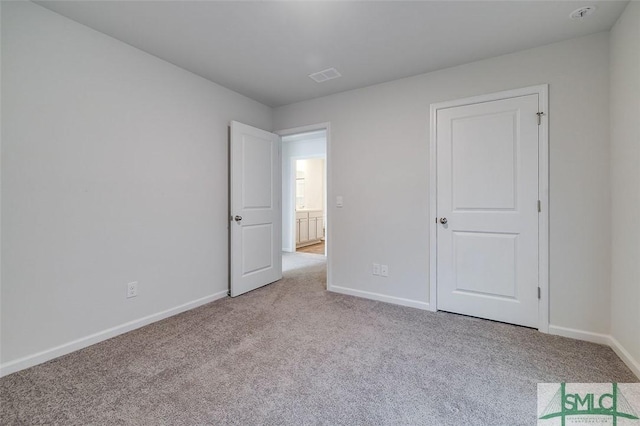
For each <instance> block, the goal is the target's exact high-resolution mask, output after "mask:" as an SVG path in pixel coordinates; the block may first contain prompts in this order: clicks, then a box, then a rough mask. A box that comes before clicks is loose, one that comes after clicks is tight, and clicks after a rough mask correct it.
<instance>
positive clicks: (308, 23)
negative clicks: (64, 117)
mask: <svg viewBox="0 0 640 426" xmlns="http://www.w3.org/2000/svg"><path fill="white" fill-rule="evenodd" d="M37 3H38V4H41V5H42V6H44V7H46V8H48V9H51V10H53V11H55V12H58V13H60V14H61V15H64V16H67V17H69V18H71V19H73V20H75V21H77V22H80V23H82V24H85V25H87V26H89V27H91V28H94V29H96V30H98V31H101V32H103V33H105V34H108V35H110V36H112V37H114V38H116V39H119V40H121V41H123V42H125V43H128V44H130V45H132V46H135V47H137V48H139V49H142V50H144V51H146V52H148V53H151V54H152V55H155V56H158V57H160V58H162V59H165V60H167V61H169V62H171V63H173V64H175V65H178V66H180V67H182V68H185V69H187V70H189V71H192V72H194V73H196V74H198V75H200V76H202V77H204V78H207V79H209V80H211V81H213V82H216V83H218V84H220V85H222V86H225V87H228V88H229V89H232V90H234V91H236V92H239V93H242V94H244V95H246V96H248V97H250V98H253V99H255V100H257V101H259V102H262V103H264V104H266V105H269V106H280V105H286V104H290V103H293V102H297V101H301V100H306V99H311V98H315V97H319V96H324V95H329V94H333V93H337V92H341V91H344V90H349V89H355V88H359V87H364V86H368V85H371V84H376V83H381V82H385V81H390V80H395V79H398V78H402V77H408V76H412V75H417V74H421V73H424V72H428V71H434V70H437V69H442V68H446V67H450V66H454V65H458V64H462V63H466V62H471V61H475V60H479V59H483V58H489V57H493V56H498V55H502V54H506V53H510V52H515V51H518V50H522V49H527V48H531V47H535V46H541V45H544V44H549V43H553V42H556V41H560V40H565V39H569V38H572V37H578V36H582V35H586V34H590V33H595V32H599V31H606V30H608V29H610V28H611V27H612V26H613V24H614V23H615V21H616V19H617V18H618V17H619V16H620V14H621V13H622V11H623V9H624V7H625V5H626V3H627V2H626V1H578V2H576V1H506V2H505V1H497V2H493V1H491V2H489V1H469V2H466V1H464V2H463V1H427V2H404V1H390V2H371V1H369V2H309V1H298V2H294V1H289V2H266V1H260V2H243V1H236V2H213V1H195V2H192V1H138V2H134V1H40V2H37ZM587 5H596V6H597V8H598V10H597V11H596V13H595V14H593V15H592V16H589V17H588V18H586V19H584V20H583V21H574V20H570V19H569V14H570V13H571V12H572V11H573V10H574V9H577V8H578V7H581V6H587ZM330 67H335V68H337V70H338V71H339V72H340V73H341V74H342V77H341V78H338V79H335V80H330V81H327V82H325V83H320V84H318V83H315V82H314V81H313V80H311V79H310V78H309V77H307V76H308V75H309V74H311V73H313V72H316V71H320V70H323V69H326V68H330Z"/></svg>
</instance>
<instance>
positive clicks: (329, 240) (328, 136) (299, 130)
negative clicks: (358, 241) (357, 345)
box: [274, 122, 333, 290]
mask: <svg viewBox="0 0 640 426" xmlns="http://www.w3.org/2000/svg"><path fill="white" fill-rule="evenodd" d="M317 130H325V131H326V144H327V152H326V156H325V166H324V167H325V173H326V175H327V177H326V185H327V187H326V194H327V196H326V200H325V203H326V211H325V214H326V215H327V222H326V223H325V229H326V238H325V244H326V245H325V247H326V248H325V252H326V254H327V290H329V288H331V282H332V281H333V279H332V274H331V270H332V268H331V265H332V263H333V262H332V259H331V254H332V252H333V250H332V249H331V246H332V245H333V235H332V233H331V230H332V228H333V227H332V225H331V200H332V197H333V187H332V185H331V160H330V158H331V123H329V122H325V123H318V124H310V125H308V126H301V127H293V128H290V129H284V130H278V131H276V132H274V133H275V134H276V135H280V136H288V135H295V134H297V133H307V132H314V131H317ZM294 205H295V204H294ZM294 243H295V236H294ZM294 248H295V244H294Z"/></svg>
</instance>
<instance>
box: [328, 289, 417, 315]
mask: <svg viewBox="0 0 640 426" xmlns="http://www.w3.org/2000/svg"><path fill="white" fill-rule="evenodd" d="M328 290H329V291H333V292H335V293H341V294H348V295H349V296H356V297H362V298H364V299H371V300H377V301H379V302H387V303H393V304H395V305H402V306H409V307H410V308H417V309H424V310H427V311H428V310H429V304H428V303H427V302H420V301H417V300H411V299H403V298H401V297H394V296H387V295H385V294H380V293H372V292H369V291H362V290H354V289H352V288H347V287H340V286H336V285H332V286H329V288H328Z"/></svg>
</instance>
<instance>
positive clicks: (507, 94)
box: [429, 84, 549, 333]
mask: <svg viewBox="0 0 640 426" xmlns="http://www.w3.org/2000/svg"><path fill="white" fill-rule="evenodd" d="M548 93H549V85H547V84H541V85H538V86H530V87H525V88H522V89H514V90H507V91H503V92H497V93H490V94H486V95H480V96H473V97H470V98H464V99H457V100H453V101H447V102H439V103H436V104H431V110H430V141H429V158H430V160H429V163H430V167H429V205H430V207H429V213H430V217H429V224H430V225H429V309H430V310H431V311H434V312H435V311H437V310H438V307H437V306H438V305H437V282H438V280H437V273H438V271H437V256H438V253H437V247H438V245H437V224H436V221H435V218H436V216H437V212H438V209H437V207H438V206H437V189H438V185H437V184H438V182H437V157H436V156H437V150H436V135H437V132H436V130H437V129H436V123H437V121H436V115H437V112H438V110H440V109H444V108H451V107H458V106H464V105H471V104H478V103H482V102H491V101H497V100H501V99H508V98H514V97H518V96H526V95H535V94H537V95H538V108H539V109H538V110H539V111H540V112H543V113H544V114H543V115H542V117H541V123H540V126H539V128H538V198H539V200H540V206H541V210H542V211H541V213H540V214H539V215H538V285H539V287H540V300H539V301H538V330H539V331H541V332H543V333H548V332H549V118H548V117H549V96H548Z"/></svg>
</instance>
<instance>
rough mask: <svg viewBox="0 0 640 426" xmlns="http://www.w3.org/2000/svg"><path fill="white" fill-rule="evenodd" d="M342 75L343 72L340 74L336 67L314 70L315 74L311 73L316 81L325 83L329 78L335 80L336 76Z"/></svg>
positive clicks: (310, 75)
mask: <svg viewBox="0 0 640 426" xmlns="http://www.w3.org/2000/svg"><path fill="white" fill-rule="evenodd" d="M341 76H342V74H340V73H339V72H338V70H337V69H335V68H329V69H326V70H322V71H318V72H314V73H313V74H309V78H311V79H312V80H313V81H315V82H316V83H323V82H325V81H327V80H333V79H334V78H338V77H341Z"/></svg>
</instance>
